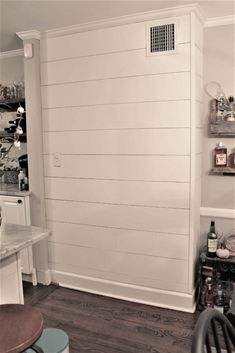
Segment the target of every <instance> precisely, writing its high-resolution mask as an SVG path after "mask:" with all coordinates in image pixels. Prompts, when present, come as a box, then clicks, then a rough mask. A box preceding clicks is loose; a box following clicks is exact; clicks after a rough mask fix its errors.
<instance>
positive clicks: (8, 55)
mask: <svg viewBox="0 0 235 353" xmlns="http://www.w3.org/2000/svg"><path fill="white" fill-rule="evenodd" d="M23 55H24V49H17V50H10V51H2V52H0V59H7V58H13V57H14V56H23Z"/></svg>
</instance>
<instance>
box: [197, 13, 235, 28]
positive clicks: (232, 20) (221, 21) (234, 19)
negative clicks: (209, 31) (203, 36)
mask: <svg viewBox="0 0 235 353" xmlns="http://www.w3.org/2000/svg"><path fill="white" fill-rule="evenodd" d="M226 25H235V15H230V16H221V17H211V18H208V19H207V20H206V21H205V24H204V27H206V28H207V27H217V26H226Z"/></svg>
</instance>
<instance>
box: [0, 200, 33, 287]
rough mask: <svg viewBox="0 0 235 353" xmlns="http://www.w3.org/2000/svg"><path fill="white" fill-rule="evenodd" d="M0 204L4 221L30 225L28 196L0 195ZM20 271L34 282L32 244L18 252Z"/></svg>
mask: <svg viewBox="0 0 235 353" xmlns="http://www.w3.org/2000/svg"><path fill="white" fill-rule="evenodd" d="M0 205H1V207H2V210H3V218H4V223H14V224H21V225H30V208H29V196H5V195H1V196H0ZM20 257H21V266H22V272H23V273H24V274H27V275H32V281H33V284H36V275H35V273H36V272H35V269H34V267H33V253H32V246H29V247H27V248H25V249H23V250H22V251H21V252H20Z"/></svg>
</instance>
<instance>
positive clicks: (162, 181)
mask: <svg viewBox="0 0 235 353" xmlns="http://www.w3.org/2000/svg"><path fill="white" fill-rule="evenodd" d="M44 178H63V179H71V178H72V179H83V180H86V179H88V180H110V181H140V182H146V183H158V182H160V183H187V184H190V181H185V180H183V181H179V180H161V179H159V180H143V179H125V178H123V179H116V178H113V179H110V178H96V177H94V178H91V177H76V176H72V177H69V176H68V177H67V176H56V175H44Z"/></svg>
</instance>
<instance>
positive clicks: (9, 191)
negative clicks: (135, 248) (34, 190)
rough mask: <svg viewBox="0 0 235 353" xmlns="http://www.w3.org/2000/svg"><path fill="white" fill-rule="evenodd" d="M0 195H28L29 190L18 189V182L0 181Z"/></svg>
mask: <svg viewBox="0 0 235 353" xmlns="http://www.w3.org/2000/svg"><path fill="white" fill-rule="evenodd" d="M0 195H7V196H28V195H30V191H19V187H18V184H5V183H0Z"/></svg>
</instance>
